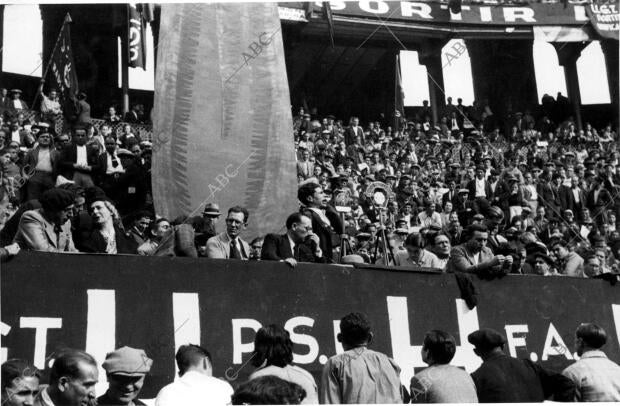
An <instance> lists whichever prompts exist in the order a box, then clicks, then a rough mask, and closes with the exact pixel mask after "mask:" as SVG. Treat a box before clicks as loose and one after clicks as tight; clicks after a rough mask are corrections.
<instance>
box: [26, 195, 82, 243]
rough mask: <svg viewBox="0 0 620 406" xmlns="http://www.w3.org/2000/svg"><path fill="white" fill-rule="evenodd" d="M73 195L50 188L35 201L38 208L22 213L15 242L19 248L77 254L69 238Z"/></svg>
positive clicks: (71, 239)
mask: <svg viewBox="0 0 620 406" xmlns="http://www.w3.org/2000/svg"><path fill="white" fill-rule="evenodd" d="M74 199H75V196H74V195H73V193H71V192H69V191H68V190H65V189H60V188H52V189H49V190H47V191H45V192H44V193H43V194H42V195H41V197H40V198H39V202H40V203H41V206H42V207H41V208H40V209H35V210H28V211H26V212H25V213H24V214H23V215H22V217H21V219H20V220H19V226H18V228H17V234H16V235H15V240H14V241H15V242H16V243H18V244H19V246H20V247H21V248H22V249H25V250H34V251H47V252H77V249H76V248H75V245H74V244H73V238H72V237H71V220H69V218H70V217H71V216H72V215H73V207H74Z"/></svg>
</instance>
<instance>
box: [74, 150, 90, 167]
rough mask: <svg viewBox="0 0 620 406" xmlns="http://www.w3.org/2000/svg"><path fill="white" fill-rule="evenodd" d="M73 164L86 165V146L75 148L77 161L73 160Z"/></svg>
mask: <svg viewBox="0 0 620 406" xmlns="http://www.w3.org/2000/svg"><path fill="white" fill-rule="evenodd" d="M75 163H76V164H82V165H88V160H87V159H86V145H82V146H79V145H78V146H77V159H76V160H75Z"/></svg>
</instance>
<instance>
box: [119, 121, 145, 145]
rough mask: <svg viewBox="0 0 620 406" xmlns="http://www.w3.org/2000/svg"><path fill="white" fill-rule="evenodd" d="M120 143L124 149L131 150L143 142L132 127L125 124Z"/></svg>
mask: <svg viewBox="0 0 620 406" xmlns="http://www.w3.org/2000/svg"><path fill="white" fill-rule="evenodd" d="M118 142H119V143H120V145H121V147H122V148H125V149H129V150H130V149H131V147H132V146H134V145H136V144H138V145H139V144H140V143H141V142H142V139H141V138H140V136H139V135H137V134H135V133H134V131H133V129H132V128H131V125H129V124H125V125H124V126H123V133H122V134H121V135H119V137H118Z"/></svg>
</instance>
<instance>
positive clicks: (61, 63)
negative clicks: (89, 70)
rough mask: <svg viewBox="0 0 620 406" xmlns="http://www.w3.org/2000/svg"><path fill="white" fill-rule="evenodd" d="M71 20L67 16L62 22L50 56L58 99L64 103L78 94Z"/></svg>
mask: <svg viewBox="0 0 620 406" xmlns="http://www.w3.org/2000/svg"><path fill="white" fill-rule="evenodd" d="M70 23H71V18H70V17H69V15H68V14H67V16H66V17H65V21H64V22H63V25H62V28H61V31H60V34H59V37H58V40H57V41H58V42H57V44H56V47H55V48H54V53H53V54H52V56H51V71H52V75H53V76H54V82H55V83H56V86H57V88H58V94H59V96H60V99H61V100H62V101H63V102H64V103H68V102H71V101H73V100H75V98H76V95H77V93H78V77H77V72H76V70H75V63H74V62H73V49H72V48H71V25H70Z"/></svg>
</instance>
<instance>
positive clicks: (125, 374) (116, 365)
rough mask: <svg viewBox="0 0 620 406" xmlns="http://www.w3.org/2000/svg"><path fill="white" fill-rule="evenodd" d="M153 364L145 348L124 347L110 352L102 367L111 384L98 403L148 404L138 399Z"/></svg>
mask: <svg viewBox="0 0 620 406" xmlns="http://www.w3.org/2000/svg"><path fill="white" fill-rule="evenodd" d="M152 364H153V360H151V359H150V358H149V357H147V356H146V353H145V352H144V350H140V349H136V348H131V347H122V348H119V349H118V350H115V351H112V352H110V353H108V354H107V355H106V357H105V361H104V362H103V365H102V367H103V369H104V370H105V372H106V377H107V378H108V383H109V386H108V390H107V391H106V392H105V393H104V394H103V395H101V396H99V398H97V404H98V405H101V406H105V405H123V406H125V405H126V406H145V405H146V404H145V403H144V402H142V401H140V400H139V399H138V395H139V394H140V390H141V389H142V386H143V385H144V379H145V377H146V375H147V374H148V373H149V371H150V370H151V365H152Z"/></svg>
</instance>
